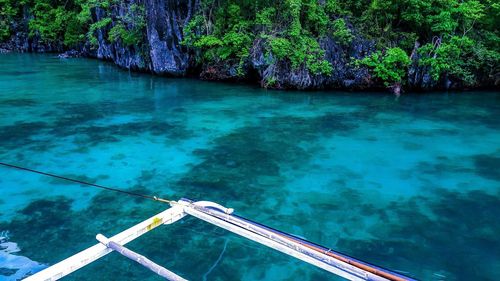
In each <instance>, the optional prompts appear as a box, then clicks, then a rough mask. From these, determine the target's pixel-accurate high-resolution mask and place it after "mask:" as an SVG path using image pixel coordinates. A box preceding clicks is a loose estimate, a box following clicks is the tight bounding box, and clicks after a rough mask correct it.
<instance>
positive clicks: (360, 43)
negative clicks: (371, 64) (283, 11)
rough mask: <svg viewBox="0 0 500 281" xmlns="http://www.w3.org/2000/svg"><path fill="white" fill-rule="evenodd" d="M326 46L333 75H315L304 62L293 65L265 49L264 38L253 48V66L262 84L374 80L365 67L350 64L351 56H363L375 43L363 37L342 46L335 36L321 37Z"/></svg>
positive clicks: (336, 84) (355, 85)
mask: <svg viewBox="0 0 500 281" xmlns="http://www.w3.org/2000/svg"><path fill="white" fill-rule="evenodd" d="M319 43H320V46H321V48H322V49H323V50H325V60H327V61H328V62H330V63H331V65H332V66H333V71H332V73H331V75H329V76H326V75H315V74H313V73H311V72H310V71H309V70H308V69H307V68H306V67H305V66H303V67H300V68H298V69H292V67H291V65H290V64H289V63H288V62H287V61H283V60H281V61H280V60H275V59H274V58H273V57H272V56H271V55H269V54H267V53H268V52H266V51H265V47H264V45H265V42H264V41H262V40H260V39H258V40H256V42H254V47H253V48H252V51H251V68H253V69H254V70H256V72H257V73H258V75H259V79H260V81H261V85H262V86H264V87H269V88H277V89H324V88H343V89H363V88H367V87H370V86H372V84H373V82H372V81H371V79H370V75H369V73H368V71H367V70H366V69H363V68H357V67H354V66H353V65H350V63H349V61H350V58H351V57H353V58H362V57H364V56H365V55H366V54H369V53H371V52H372V51H373V50H374V49H375V46H374V43H373V42H371V41H368V40H365V39H363V38H361V37H357V38H355V40H353V41H352V43H351V44H350V45H349V46H341V45H340V44H338V43H337V42H336V41H335V40H334V39H333V38H331V37H326V38H323V39H321V40H320V42H319Z"/></svg>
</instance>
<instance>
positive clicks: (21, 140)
mask: <svg viewBox="0 0 500 281" xmlns="http://www.w3.org/2000/svg"><path fill="white" fill-rule="evenodd" d="M47 127H48V126H47V123H45V122H16V123H15V124H14V125H8V126H2V127H0V147H1V148H5V149H13V148H19V147H23V146H28V145H32V144H42V143H44V142H45V141H40V140H33V137H34V136H36V135H39V134H41V133H43V132H44V131H45V129H47Z"/></svg>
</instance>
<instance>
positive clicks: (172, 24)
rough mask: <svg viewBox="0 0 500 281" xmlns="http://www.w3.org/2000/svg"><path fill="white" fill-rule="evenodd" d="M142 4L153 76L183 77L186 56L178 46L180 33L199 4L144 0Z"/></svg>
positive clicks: (193, 0) (184, 0) (187, 0)
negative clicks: (144, 5) (143, 4)
mask: <svg viewBox="0 0 500 281" xmlns="http://www.w3.org/2000/svg"><path fill="white" fill-rule="evenodd" d="M145 4H146V22H147V39H148V40H147V43H148V45H149V55H150V58H151V70H152V71H153V72H154V73H156V74H170V75H184V74H186V71H187V69H188V66H189V54H188V52H187V50H186V49H185V48H183V47H182V45H181V42H182V40H183V35H182V30H183V28H184V26H185V24H187V23H188V22H189V20H190V19H191V16H192V15H193V13H194V11H195V10H196V9H197V7H198V6H199V0H146V3H145Z"/></svg>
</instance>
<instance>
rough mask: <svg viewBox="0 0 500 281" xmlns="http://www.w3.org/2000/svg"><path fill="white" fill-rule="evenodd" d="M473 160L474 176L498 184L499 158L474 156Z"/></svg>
mask: <svg viewBox="0 0 500 281" xmlns="http://www.w3.org/2000/svg"><path fill="white" fill-rule="evenodd" d="M473 159H474V164H475V167H476V174H478V175H480V176H481V177H484V178H487V179H490V180H495V181H499V182H500V157H497V156H492V155H486V154H483V155H477V156H474V157H473Z"/></svg>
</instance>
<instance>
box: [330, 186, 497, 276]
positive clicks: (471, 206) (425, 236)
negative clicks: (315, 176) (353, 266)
mask: <svg viewBox="0 0 500 281" xmlns="http://www.w3.org/2000/svg"><path fill="white" fill-rule="evenodd" d="M434 192H435V194H434V195H435V197H434V196H433V197H429V198H432V199H425V200H424V198H423V197H421V196H416V197H413V198H410V199H409V200H405V201H400V202H394V203H393V204H392V206H390V207H389V208H386V209H384V210H383V213H386V215H385V217H386V219H384V220H381V221H380V223H379V224H377V225H376V226H374V227H373V228H372V230H371V234H372V235H373V236H374V237H375V238H374V239H371V240H357V239H348V238H345V237H344V238H342V239H340V240H339V242H338V243H337V246H336V248H337V249H343V250H346V251H347V252H348V254H351V255H354V256H356V257H362V259H364V260H366V261H369V262H373V263H376V264H379V265H382V266H387V267H389V268H392V269H398V270H403V271H405V269H407V268H408V269H410V268H412V269H415V266H414V264H415V263H421V264H422V267H421V271H419V272H414V271H413V272H411V275H412V276H415V277H417V278H420V279H422V280H430V279H433V278H436V276H434V274H440V275H444V276H445V277H446V278H449V279H463V280H494V276H492V275H490V273H489V272H491V270H486V269H487V268H490V269H491V268H495V266H496V264H497V262H498V256H497V253H498V251H499V250H500V241H498V239H497V237H496V236H497V233H498V230H499V229H500V221H498V219H497V217H496V216H497V214H499V213H500V198H498V196H492V195H488V194H486V193H484V192H481V191H472V192H468V193H460V192H452V191H449V190H445V189H437V190H435V191H434ZM355 212H356V211H355ZM423 257H425V259H424V260H422V258H423ZM471 265H474V266H471ZM497 268H498V266H497Z"/></svg>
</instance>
